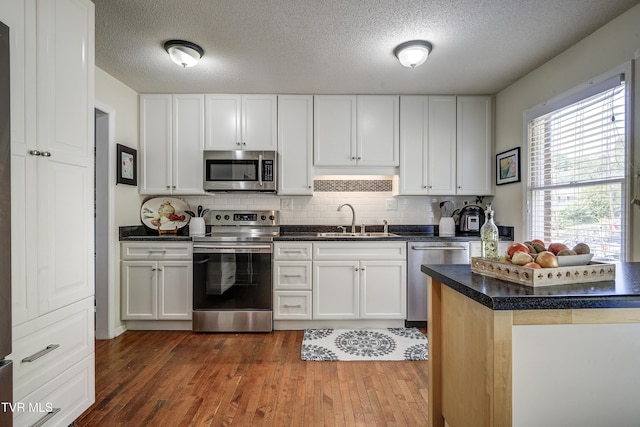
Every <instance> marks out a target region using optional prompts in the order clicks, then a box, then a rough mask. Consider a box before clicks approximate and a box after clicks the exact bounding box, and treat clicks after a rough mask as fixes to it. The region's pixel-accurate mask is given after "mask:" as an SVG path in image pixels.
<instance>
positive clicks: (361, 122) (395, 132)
mask: <svg viewBox="0 0 640 427" xmlns="http://www.w3.org/2000/svg"><path fill="white" fill-rule="evenodd" d="M399 111H400V106H399V98H398V97H397V96H391V95H361V96H358V97H357V120H356V122H357V131H356V132H357V148H356V160H357V164H358V166H398V164H399V161H400V160H399V159H400V139H399V138H400V132H399V129H398V128H399V124H400V118H399Z"/></svg>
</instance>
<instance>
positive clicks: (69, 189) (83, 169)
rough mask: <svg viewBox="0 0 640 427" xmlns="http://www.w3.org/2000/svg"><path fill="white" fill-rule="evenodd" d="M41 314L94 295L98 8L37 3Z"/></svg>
mask: <svg viewBox="0 0 640 427" xmlns="http://www.w3.org/2000/svg"><path fill="white" fill-rule="evenodd" d="M37 7H38V10H37V14H38V22H37V25H38V33H37V43H38V50H37V57H38V61H37V68H36V77H37V83H36V86H37V94H38V97H37V99H38V102H37V130H38V132H37V146H38V151H39V152H40V153H41V154H40V155H39V156H37V157H38V158H37V160H36V164H37V175H38V178H37V179H38V184H37V186H38V187H37V192H38V195H37V200H38V225H37V232H38V238H37V239H38V248H37V257H38V294H39V299H40V302H39V307H40V313H46V312H49V311H51V310H55V309H57V308H60V307H62V306H64V305H68V304H70V303H72V302H75V301H78V300H80V299H83V298H85V297H87V296H90V295H92V294H93V293H94V278H93V265H94V263H93V252H94V247H93V246H94V245H93V234H94V233H93V213H92V209H93V144H92V141H93V140H94V130H93V129H94V128H93V123H94V118H93V102H94V97H93V93H94V92H93V87H94V79H93V75H94V74H93V63H94V60H93V43H94V40H93V31H94V18H93V4H92V3H90V2H87V3H85V2H79V1H74V0H58V1H55V2H43V1H41V2H38V5H37Z"/></svg>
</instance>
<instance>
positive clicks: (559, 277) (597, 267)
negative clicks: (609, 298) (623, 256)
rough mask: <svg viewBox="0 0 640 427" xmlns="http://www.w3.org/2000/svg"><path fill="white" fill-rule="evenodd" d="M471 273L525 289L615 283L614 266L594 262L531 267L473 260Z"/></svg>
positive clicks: (479, 259) (480, 259)
mask: <svg viewBox="0 0 640 427" xmlns="http://www.w3.org/2000/svg"><path fill="white" fill-rule="evenodd" d="M471 271H473V272H474V273H478V274H482V275H483V276H489V277H494V278H496V279H501V280H506V281H508V282H513V283H519V284H521V285H525V286H532V287H536V286H553V285H568V284H572V283H587V282H603V281H607V280H615V277H616V266H615V264H609V263H603V262H595V261H592V262H590V263H589V264H587V265H574V266H569V267H558V268H529V267H522V266H519V265H513V264H505V263H504V262H499V261H492V260H488V259H484V258H475V257H474V258H471Z"/></svg>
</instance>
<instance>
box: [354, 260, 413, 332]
mask: <svg viewBox="0 0 640 427" xmlns="http://www.w3.org/2000/svg"><path fill="white" fill-rule="evenodd" d="M406 271H407V268H406V263H405V261H360V318H361V319H405V318H406V312H407V309H406V307H407V293H406V289H407V276H406V274H407V272H406Z"/></svg>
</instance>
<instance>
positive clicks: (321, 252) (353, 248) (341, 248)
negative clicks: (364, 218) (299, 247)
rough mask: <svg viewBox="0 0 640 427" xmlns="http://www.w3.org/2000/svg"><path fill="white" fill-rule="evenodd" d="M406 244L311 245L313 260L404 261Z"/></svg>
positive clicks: (336, 243) (333, 243) (341, 243)
mask: <svg viewBox="0 0 640 427" xmlns="http://www.w3.org/2000/svg"><path fill="white" fill-rule="evenodd" d="M406 257H407V244H406V242H353V243H352V242H331V243H329V242H327V243H314V244H313V259H314V261H315V260H335V261H340V260H345V259H348V260H391V259H395V260H405V259H406Z"/></svg>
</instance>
